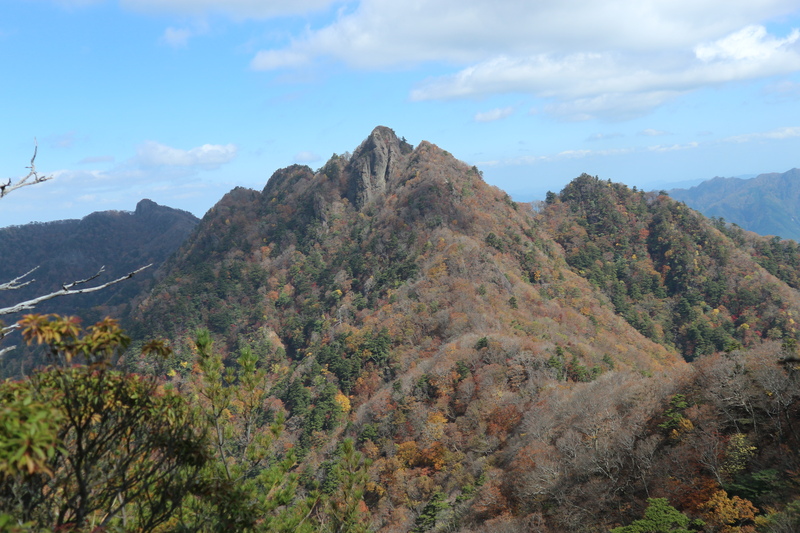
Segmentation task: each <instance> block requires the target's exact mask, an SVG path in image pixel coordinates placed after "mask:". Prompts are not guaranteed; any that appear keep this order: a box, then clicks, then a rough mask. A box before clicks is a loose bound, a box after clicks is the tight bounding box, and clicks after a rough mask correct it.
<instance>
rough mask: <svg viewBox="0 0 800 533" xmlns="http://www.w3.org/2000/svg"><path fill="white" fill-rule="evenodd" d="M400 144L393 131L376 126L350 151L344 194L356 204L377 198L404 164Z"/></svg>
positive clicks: (358, 205)
mask: <svg viewBox="0 0 800 533" xmlns="http://www.w3.org/2000/svg"><path fill="white" fill-rule="evenodd" d="M400 143H401V141H400V140H399V139H398V138H397V135H395V133H394V131H392V130H391V129H389V128H386V127H384V126H378V127H377V128H375V129H374V130H373V131H372V133H371V134H370V136H369V137H368V138H367V139H366V140H365V141H364V142H363V143H362V144H361V146H359V147H358V148H357V149H356V151H355V152H354V153H353V157H352V159H351V160H350V164H349V166H348V169H347V171H348V172H349V173H350V175H351V178H350V186H349V189H348V191H347V196H348V198H350V200H351V201H352V202H353V203H354V204H355V205H356V206H357V207H362V206H364V205H366V204H368V203H369V202H372V201H375V200H376V199H378V198H379V197H380V196H381V195H382V194H383V193H385V192H386V189H387V187H389V186H390V184H393V182H394V181H396V180H397V179H398V177H399V173H400V171H401V170H402V169H403V168H404V167H405V166H406V164H407V158H406V157H405V156H404V154H403V150H402V148H401V144H400Z"/></svg>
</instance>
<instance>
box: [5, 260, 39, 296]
mask: <svg viewBox="0 0 800 533" xmlns="http://www.w3.org/2000/svg"><path fill="white" fill-rule="evenodd" d="M37 268H39V267H38V266H37V267H34V268H32V269H30V270H29V271H27V272H26V273H24V274H23V275H21V276H18V277H16V278H14V279H12V280H11V281H8V282H6V283H0V291H13V290H16V289H21V288H22V287H24V286H26V285H30V284H31V283H33V282H34V281H36V280H35V279H29V280H28V281H25V282H23V283H20V280H23V279H25V278H27V277H28V276H30V275H31V274H33V272H34V271H35V270H36V269H37Z"/></svg>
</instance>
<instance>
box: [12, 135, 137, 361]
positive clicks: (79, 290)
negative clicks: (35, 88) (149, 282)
mask: <svg viewBox="0 0 800 533" xmlns="http://www.w3.org/2000/svg"><path fill="white" fill-rule="evenodd" d="M37 151H38V145H37V144H34V148H33V157H31V164H30V166H28V167H26V168H27V169H28V174H27V175H26V176H24V177H22V178H19V179H17V180H14V179H12V178H8V181H7V183H5V184H0V198H5V196H6V195H7V194H9V193H11V192H12V191H15V190H17V189H20V188H22V187H27V186H28V185H35V184H37V183H42V182H43V181H48V180H50V179H52V176H42V175H40V174H39V172H38V171H37V170H36V153H37ZM150 266H152V264H150V265H147V266H143V267H141V268H138V269H136V270H134V271H133V272H129V273H128V274H126V275H124V276H122V277H120V278H117V279H115V280H112V281H108V282H106V283H102V284H100V285H95V286H87V285H88V284H89V283H91V282H92V281H94V280H95V279H97V278H98V277H99V276H100V275H101V274H102V273H103V272H105V266H103V267H101V268H100V270H99V271H98V272H97V273H96V274H95V275H93V276H90V277H88V278H86V279H81V280H75V281H70V282H67V283H63V284H62V285H61V289H59V290H57V291H53V292H50V293H47V294H42V295H40V296H37V297H35V298H31V299H29V300H25V301H22V302H19V303H16V304H14V305H10V306H8V307H0V316H3V315H10V314H13V313H19V312H21V311H30V310H32V309H34V308H35V307H36V305H38V304H40V303H42V302H44V301H47V300H51V299H53V298H57V297H59V296H69V295H74V294H85V293H89V292H96V291H99V290H103V289H105V288H107V287H110V286H111V285H116V284H117V283H120V282H121V281H125V280H126V279H129V278H131V277H133V276H134V275H136V274H138V273H139V272H141V271H142V270H144V269H146V268H149V267H150ZM37 268H39V267H36V268H33V269H31V270H29V271H28V272H26V273H24V274H22V275H20V276H17V277H16V278H14V279H12V280H10V281H7V282H0V291H12V290H16V289H21V288H22V287H25V286H27V285H30V284H31V283H33V282H35V281H36V280H35V279H33V278H30V275H31V274H33V272H34V271H36V269H37ZM16 328H17V325H16V324H12V325H9V326H4V325H2V324H0V340H2V339H3V338H4V337H5V336H6V335H7V334H8V333H9V332H10V331H12V330H14V329H16ZM13 349H14V346H8V347H6V348H2V349H0V356H2V355H3V354H5V353H6V352H8V351H10V350H13Z"/></svg>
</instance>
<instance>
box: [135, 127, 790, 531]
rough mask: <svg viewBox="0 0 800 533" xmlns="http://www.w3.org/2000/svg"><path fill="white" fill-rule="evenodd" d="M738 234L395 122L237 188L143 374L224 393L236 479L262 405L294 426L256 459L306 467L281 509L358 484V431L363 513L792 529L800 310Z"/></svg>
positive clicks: (426, 523) (173, 293) (530, 526)
mask: <svg viewBox="0 0 800 533" xmlns="http://www.w3.org/2000/svg"><path fill="white" fill-rule="evenodd" d="M717 226H720V227H717ZM717 226H715V225H714V224H713V223H712V222H710V221H708V220H706V219H704V218H703V217H702V216H700V215H698V214H697V213H695V212H693V211H691V210H690V209H688V208H687V207H686V206H684V205H682V204H680V203H678V202H675V201H674V200H672V199H670V198H668V197H666V196H655V195H648V194H644V193H641V192H635V191H632V190H629V189H627V188H626V187H624V186H622V185H617V184H612V183H609V182H605V181H601V180H598V179H596V178H593V177H591V176H586V175H584V176H581V177H579V178H578V179H576V180H575V181H574V182H573V183H571V184H570V185H569V186H568V187H567V188H565V190H564V191H562V192H561V194H559V195H553V196H552V197H551V198H550V199H549V205H547V206H546V208H544V209H543V210H541V211H540V212H539V213H538V214H535V213H534V212H533V211H532V210H531V209H530V206H526V205H523V204H516V203H514V202H513V201H512V200H511V199H510V198H509V197H508V196H507V195H506V194H505V193H503V192H502V191H500V190H498V189H496V188H494V187H491V186H489V185H487V184H486V183H485V182H483V180H482V179H481V175H480V172H479V171H478V169H476V168H475V167H469V166H468V165H465V164H464V163H462V162H459V161H457V160H456V159H454V158H453V157H452V156H451V155H450V154H448V153H447V152H446V151H444V150H442V149H440V148H438V147H437V146H435V145H433V144H431V143H428V142H423V143H421V144H420V145H419V146H417V147H412V146H410V145H408V144H407V143H405V142H404V141H402V140H400V139H398V138H397V136H396V135H395V134H394V132H392V131H391V130H389V129H388V128H384V127H378V128H376V129H375V130H374V131H373V132H372V134H371V135H370V136H369V137H368V138H367V140H365V141H364V143H362V145H361V146H359V147H358V148H357V149H356V150H355V151H354V153H353V155H352V157H341V156H334V157H333V158H332V159H331V160H330V161H328V162H327V163H326V164H325V166H323V167H322V168H321V169H319V170H318V171H317V172H314V171H312V170H311V169H309V168H308V167H304V166H292V167H289V168H286V169H282V170H279V171H277V172H276V173H275V174H274V175H273V176H272V178H270V180H269V182H268V183H267V185H266V187H265V188H264V190H263V191H261V192H258V191H253V190H248V189H236V190H234V191H232V192H231V193H229V194H228V195H226V196H225V197H224V198H223V199H222V200H221V201H220V202H219V203H218V204H217V205H216V206H215V207H214V208H213V209H212V210H210V211H209V212H208V213H207V215H206V216H205V217H204V218H203V220H202V221H201V223H200V224H199V226H198V228H197V230H196V231H195V232H194V233H193V234H192V235H191V237H190V238H189V239H188V240H187V241H186V242H185V243H184V245H183V246H182V247H181V249H180V250H179V252H178V253H177V254H176V255H175V256H173V258H172V259H171V260H170V261H169V262H168V263H167V264H166V265H165V266H164V267H162V270H161V271H160V274H159V278H160V279H161V281H160V282H159V284H158V285H157V286H156V287H155V289H154V290H153V291H151V292H150V293H149V294H148V295H147V296H146V297H145V298H143V299H141V301H140V302H139V305H138V308H137V309H136V312H135V326H134V333H135V336H136V337H137V338H139V339H145V338H149V337H152V336H153V335H154V334H158V335H161V336H164V337H166V338H167V339H169V340H170V342H171V344H172V346H173V348H174V354H173V355H172V357H171V358H169V359H167V360H166V361H164V360H158V359H148V358H140V357H138V356H137V355H136V353H135V352H133V351H131V352H130V353H129V354H128V355H127V356H126V358H125V359H124V361H122V364H123V365H125V366H126V367H127V368H129V369H133V370H137V371H139V372H144V373H152V374H155V375H157V376H160V377H163V379H165V380H166V382H167V385H168V386H169V387H172V388H174V389H175V390H178V391H181V392H182V393H183V394H186V395H188V396H189V397H191V398H193V399H194V401H196V402H197V403H198V405H204V406H208V407H207V409H208V410H209V411H208V412H209V413H212V415H210V419H211V420H212V422H213V423H214V424H216V426H215V427H216V432H217V433H216V434H217V435H219V440H218V441H217V450H218V453H219V455H220V457H221V458H222V459H223V461H225V462H226V463H225V464H226V465H227V464H230V465H232V466H231V468H233V465H237V466H238V467H240V468H242V469H245V466H244V465H245V463H244V462H243V461H245V460H244V458H240V459H236V457H237V455H236V453H235V450H241V449H243V448H241V446H242V444H241V442H243V441H241V440H237V439H244V436H245V435H249V434H250V429H247V428H251V425H250V424H251V423H252V420H259V421H260V424H261V426H264V427H266V426H267V424H268V423H273V424H277V425H278V426H279V427H280V428H282V431H276V432H275V433H274V435H275V438H274V439H271V440H269V443H268V447H269V453H267V452H266V451H265V452H263V454H262V455H260V456H259V457H270V458H273V459H270V460H271V461H274V463H272V464H279V462H280V461H282V460H288V464H289V466H288V468H289V471H290V472H292V473H294V474H295V475H296V477H294V478H292V480H293V481H292V483H296V485H293V486H292V491H293V492H292V494H293V496H292V497H290V498H288V499H286V500H283V499H282V500H281V502H283V504H282V505H286V506H291V505H292V504H291V502H292V501H301V499H302V498H303V497H304V496H305V495H312V494H316V492H315V491H318V490H321V491H323V492H325V491H326V490H327V491H329V493H330V494H332V495H335V494H338V492H336V491H337V490H339V489H337V487H338V483H340V482H342V483H343V481H342V480H343V479H347V480H350V481H353V480H354V479H356V476H350V477H348V476H346V475H345V474H342V472H343V471H350V472H353V471H354V470H353V469H352V468H351V469H350V470H347V468H350V467H349V466H347V465H351V466H352V464H353V463H352V457H353V456H352V454H350V452H348V451H347V448H346V446H345V447H343V445H342V442H343V440H344V439H346V438H353V439H354V440H355V443H356V448H357V450H358V451H359V452H360V453H361V454H363V455H364V456H365V457H366V458H368V459H369V460H370V461H371V463H369V465H368V470H367V474H366V477H365V478H364V479H363V480H362V481H361V482H360V483H361V484H360V485H359V487H361V489H360V490H362V491H361V492H353V494H358V495H359V497H360V498H362V501H360V502H359V505H360V506H361V507H360V509H361V510H360V514H359V516H360V518H359V522H358V524H359V526H358V527H364V528H366V527H369V528H372V529H375V530H380V531H398V532H399V531H411V530H413V531H453V530H460V531H492V532H497V531H608V530H609V529H610V528H611V527H614V526H618V525H621V524H626V523H630V522H631V521H632V520H634V519H636V518H639V517H641V516H642V514H643V512H644V510H645V508H646V507H647V498H651V497H652V498H657V497H658V498H666V499H667V501H668V502H669V505H671V506H674V509H673V508H672V507H670V508H669V509H671V510H672V511H674V513H675V514H676V515H679V516H681V517H683V518H686V517H687V516H688V517H691V518H692V519H698V520H704V521H705V522H706V524H707V525H706V526H702V527H706V529H705V530H706V531H709V532H710V531H734V529H730V528H733V527H744V528H750V529H740V530H739V531H748V530H749V531H753V530H754V529H753V528H754V527H755V526H754V524H755V519H756V516H755V515H756V514H759V515H760V518H759V520H761V524H762V525H764V524H768V523H778V522H779V521H781V520H783V521H788V522H786V523H791V521H792V520H795V519H796V518H797V516H796V515H793V514H791V513H792V512H793V511H792V509H794V508H793V507H791V506H790V507H786V504H787V503H789V502H791V501H793V499H794V498H795V497H796V496H797V495H798V484H797V483H798V481H800V479H798V477H797V474H796V472H798V471H800V470H798V469H800V461H798V458H797V457H796V454H795V453H793V452H792V453H789V452H787V450H791V449H795V448H796V446H797V445H798V444H800V443H798V434H797V433H796V430H795V425H796V423H795V421H796V419H797V414H798V407H799V406H798V388H797V383H796V372H795V370H794V369H793V368H792V365H791V364H783V365H782V364H781V363H780V360H781V359H784V358H786V357H787V356H793V354H794V350H795V347H796V337H797V332H796V328H795V321H794V319H795V318H796V316H798V315H797V313H799V312H800V308H798V303H797V296H796V292H795V290H794V289H792V288H791V287H789V286H788V285H787V284H786V283H784V282H783V281H781V280H780V279H778V278H776V277H774V276H773V275H772V274H770V273H769V272H768V271H767V270H765V268H763V267H762V266H760V265H759V264H758V263H757V262H756V261H755V260H754V258H753V255H752V253H753V250H754V249H755V248H754V246H756V244H754V243H756V241H753V240H748V239H749V237H747V236H745V237H743V238H739V239H738V240H737V238H735V237H736V236H735V235H734V234H735V231H733V230H731V231H733V233H731V234H728V233H726V231H728V229H729V228H726V227H725V226H724V224H721V225H720V224H717ZM732 237H733V238H732ZM778 255H779V254H773V257H772V260H773V262H774V265H773V267H774V268H773V270H774V271H775V272H776V273H780V272H781V271H782V270H781V269H783V271H786V269H787V265H788V260H789V259H787V258H790V257H791V253H789V254H788V255H785V256H780V257H778ZM784 277H786V276H784ZM199 327H208V328H209V329H210V330H211V334H212V336H213V337H214V338H215V339H216V341H217V342H216V346H217V348H216V349H217V350H218V351H217V353H218V354H219V357H220V358H221V359H220V360H221V361H222V362H221V363H220V365H219V366H218V367H213V365H210V363H209V361H211V360H212V359H209V357H210V356H209V355H208V354H207V352H206V349H207V346H208V345H207V343H206V342H205V341H203V342H202V343H200V344H198V343H196V342H193V339H194V338H195V336H196V334H195V330H196V329H197V328H199ZM199 347H205V348H202V349H201V348H199ZM686 360H694V361H695V362H694V363H692V364H691V365H690V364H687V363H686ZM247 365H251V366H249V367H248V366H247ZM212 367H213V368H212ZM251 367H252V369H255V368H258V369H261V370H262V371H263V372H262V373H261V374H258V375H259V376H260V378H259V379H260V381H259V385H258V387H257V390H258V391H260V392H259V393H258V394H260V396H258V398H261V399H260V400H259V401H258V402H257V403H252V402H250V400H245V399H244V398H245V396H244V395H243V394H244V393H243V392H242V391H245V390H249V391H255V390H256V389H255V388H253V387H254V386H253V385H252V381H251V378H248V377H247V376H251V375H252V376H255V375H256V374H257V373H254V372H255V370H247V371H245V369H246V368H251ZM223 380H224V381H223ZM223 382H224V383H225V386H224V387H223V386H222V385H221V383H223ZM214 383H216V385H214ZM214 387H216V388H214ZM224 390H228V391H229V394H235V395H236V396H235V398H237V399H236V401H233V400H231V402H230V403H229V404H227V405H228V407H226V408H225V409H224V410H223V409H221V408H218V404H215V403H214V402H215V400H214V398H218V397H220V396H219V395H221V394H222V392H221V391H224ZM210 391H212V392H210ZM213 391H216V392H213ZM247 397H248V398H249V397H250V396H247ZM248 402H250V403H248ZM215 406H217V407H215ZM248 406H250V407H248ZM225 428H227V429H225ZM231 435H232V436H231ZM237 443H238V444H237ZM237 446H238V448H237ZM265 446H266V445H265ZM248 449H249V448H248ZM241 457H244V456H241ZM280 464H284V463H280ZM225 468H226V471H227V470H228V467H227V466H226V467H225ZM242 471H244V470H242ZM337 472H338V473H337ZM242 475H243V476H244V474H242ZM337 476H339V477H337ZM341 476H344V477H341ZM246 477H247V476H244V477H243V478H242V479H245V478H246ZM248 479H251V480H253V479H255V478H253V477H250V478H248ZM359 479H360V478H359ZM250 482H251V483H256V484H258V483H261V481H258V480H257V481H250ZM252 490H253V491H254V493H253V494H269V493H271V492H270V491H271V490H272V489H270V488H269V487H267V486H263V487H261V488H260V489H255V488H253V489H252ZM259 490H260V492H259ZM245 500H246V498H245ZM287 508H290V507H287ZM660 509H662V510H663V509H664V507H663V506H662V507H660ZM675 509H677V511H676V510H675ZM679 511H680V512H679ZM310 513H311V511H309V514H310ZM681 513H685V514H681ZM726 513H727V514H726ZM681 520H682V519H681ZM688 520H689V518H686V521H687V523H688ZM770 521H772V522H770ZM352 527H353V529H352V530H353V531H357V530H358V531H360V530H362V529H358V528H356V526H355V525H352ZM702 527H701V526H700V525H699V523H696V524H695V529H696V530H702ZM764 527H767V526H764ZM725 528H729V529H725Z"/></svg>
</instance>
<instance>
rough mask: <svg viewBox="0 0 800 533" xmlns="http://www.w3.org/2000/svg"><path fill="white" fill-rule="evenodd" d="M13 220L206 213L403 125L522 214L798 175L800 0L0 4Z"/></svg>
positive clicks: (3, 214) (3, 123)
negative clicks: (592, 191)
mask: <svg viewBox="0 0 800 533" xmlns="http://www.w3.org/2000/svg"><path fill="white" fill-rule="evenodd" d="M0 72H2V78H1V79H0V146H2V149H0V181H2V183H0V184H4V183H6V182H7V181H8V180H9V179H10V180H12V182H13V181H14V180H16V179H18V178H20V177H22V176H24V175H25V174H26V173H27V172H28V169H27V168H26V167H27V166H29V165H30V158H31V156H32V154H33V151H34V149H35V147H37V146H38V155H37V157H36V160H35V164H36V169H37V171H39V172H40V173H42V174H45V175H48V176H52V177H53V179H52V180H50V181H47V182H45V183H41V184H37V185H35V186H31V187H25V188H23V189H18V190H16V191H14V192H13V193H11V194H9V195H7V196H5V197H4V198H2V199H0V227H4V226H8V225H15V224H25V223H29V222H33V221H49V220H59V219H67V218H80V217H82V216H85V215H87V214H89V213H91V212H93V211H100V210H110V209H113V210H126V211H130V210H133V209H134V208H135V206H136V203H137V202H138V201H139V200H141V199H143V198H149V199H151V200H153V201H155V202H158V203H160V204H163V205H168V206H171V207H176V208H180V209H184V210H187V211H191V212H192V213H194V214H195V215H197V216H203V214H204V213H205V212H206V211H207V210H208V209H209V208H211V207H212V206H213V205H214V204H215V203H216V202H217V201H218V200H219V199H220V198H221V197H222V195H223V194H225V193H226V192H228V191H229V190H231V189H232V188H234V187H236V186H242V187H249V188H253V189H256V190H261V189H262V188H263V187H264V185H265V184H266V182H267V180H268V179H269V177H270V176H271V175H272V173H273V172H274V171H275V170H277V169H279V168H283V167H286V166H288V165H291V164H295V163H300V164H307V165H309V166H310V167H311V168H312V169H317V168H320V167H321V166H323V165H324V163H325V161H326V160H327V159H328V158H330V157H331V155H332V154H334V153H335V154H342V153H344V152H352V151H353V150H354V149H355V148H356V147H357V146H358V145H359V144H360V143H361V141H363V140H364V139H365V138H366V137H367V136H368V135H369V133H370V132H371V131H372V129H373V128H374V127H376V126H378V125H382V126H388V127H390V128H392V129H394V131H395V132H396V133H397V135H398V136H401V137H405V138H406V139H407V140H408V142H410V143H412V144H414V145H416V144H418V143H419V142H420V141H422V140H427V141H429V142H432V143H434V144H436V145H438V146H439V147H440V148H442V149H444V150H447V151H449V152H450V153H452V154H453V155H454V156H456V157H457V158H459V159H461V160H463V161H466V162H467V163H469V164H470V165H476V166H477V167H478V168H479V169H481V170H482V171H483V173H484V179H485V180H486V181H487V182H489V183H491V184H493V185H496V186H498V187H500V188H502V189H503V190H505V191H507V192H508V193H509V194H510V195H511V196H512V197H513V198H514V199H516V200H518V201H529V200H536V199H542V198H544V195H545V193H546V191H548V190H552V191H555V192H558V191H560V190H561V189H562V188H563V187H564V185H566V184H567V183H568V182H569V181H570V180H572V179H574V178H575V177H577V176H578V175H580V174H581V173H583V172H587V173H589V174H592V175H597V176H599V177H601V178H602V179H611V180H612V181H615V182H622V183H625V184H627V185H629V186H637V187H639V188H645V189H669V188H673V187H684V186H687V185H689V184H694V183H697V182H699V181H701V180H705V179H711V178H713V177H715V176H726V177H729V176H754V175H757V174H760V173H765V172H785V171H787V170H789V169H791V168H794V167H800V3H798V2H797V0H724V1H723V0H604V1H602V2H598V1H597V0H406V1H402V2H398V1H397V0H355V1H332V0H293V1H291V2H289V1H287V0H0Z"/></svg>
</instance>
